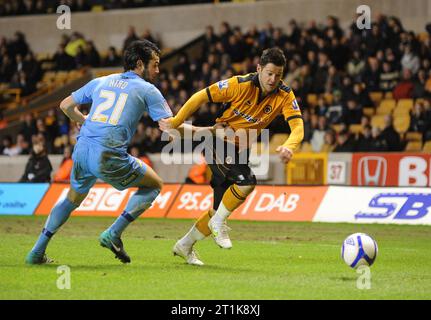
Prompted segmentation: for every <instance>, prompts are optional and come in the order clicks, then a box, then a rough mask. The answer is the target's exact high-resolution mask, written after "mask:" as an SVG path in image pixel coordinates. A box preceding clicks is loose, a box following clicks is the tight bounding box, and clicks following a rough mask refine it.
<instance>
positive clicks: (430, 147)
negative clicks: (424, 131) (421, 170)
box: [422, 140, 431, 153]
mask: <svg viewBox="0 0 431 320" xmlns="http://www.w3.org/2000/svg"><path fill="white" fill-rule="evenodd" d="M422 151H423V152H428V153H431V140H430V141H427V142H425V144H424V146H423V149H422Z"/></svg>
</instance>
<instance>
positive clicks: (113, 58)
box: [102, 46, 121, 67]
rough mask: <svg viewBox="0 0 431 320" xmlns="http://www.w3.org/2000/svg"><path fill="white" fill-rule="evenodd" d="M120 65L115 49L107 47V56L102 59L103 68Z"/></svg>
mask: <svg viewBox="0 0 431 320" xmlns="http://www.w3.org/2000/svg"><path fill="white" fill-rule="evenodd" d="M119 65H121V58H120V56H119V55H118V54H117V51H116V49H115V47H112V46H111V47H109V49H108V55H107V56H106V57H105V58H104V59H103V62H102V66H103V67H117V66H119Z"/></svg>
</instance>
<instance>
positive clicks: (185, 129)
mask: <svg viewBox="0 0 431 320" xmlns="http://www.w3.org/2000/svg"><path fill="white" fill-rule="evenodd" d="M159 126H160V121H159ZM228 129H231V128H230V127H229V126H228V125H227V124H226V123H222V122H219V123H216V124H215V125H213V126H209V127H197V126H193V125H191V124H189V123H183V124H182V125H180V126H179V127H178V128H176V129H168V130H165V131H166V132H168V133H169V135H170V136H171V137H172V138H175V137H180V138H181V139H184V137H192V136H193V134H195V133H198V132H199V133H202V132H203V131H208V133H210V134H212V135H215V134H218V133H219V132H218V130H223V131H225V130H228ZM231 130H232V129H231Z"/></svg>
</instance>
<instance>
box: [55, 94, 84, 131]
mask: <svg viewBox="0 0 431 320" xmlns="http://www.w3.org/2000/svg"><path fill="white" fill-rule="evenodd" d="M78 106H79V104H78V103H76V102H75V100H73V97H72V96H68V97H67V98H65V99H64V100H63V101H61V103H60V108H61V110H62V111H63V112H64V113H65V114H66V116H68V117H69V119H70V120H72V121H75V122H77V123H79V124H83V123H84V121H85V119H86V118H87V117H86V116H84V115H83V114H82V113H81V111H79V109H78Z"/></svg>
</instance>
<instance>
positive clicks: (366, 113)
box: [362, 107, 375, 117]
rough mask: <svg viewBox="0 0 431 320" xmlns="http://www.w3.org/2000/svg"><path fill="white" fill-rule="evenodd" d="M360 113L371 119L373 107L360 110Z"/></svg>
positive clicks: (373, 111)
mask: <svg viewBox="0 0 431 320" xmlns="http://www.w3.org/2000/svg"><path fill="white" fill-rule="evenodd" d="M362 112H363V113H364V115H366V116H368V117H372V116H374V113H375V109H374V108H373V107H366V108H363V109H362Z"/></svg>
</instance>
